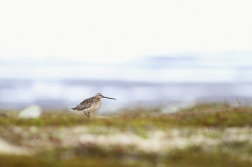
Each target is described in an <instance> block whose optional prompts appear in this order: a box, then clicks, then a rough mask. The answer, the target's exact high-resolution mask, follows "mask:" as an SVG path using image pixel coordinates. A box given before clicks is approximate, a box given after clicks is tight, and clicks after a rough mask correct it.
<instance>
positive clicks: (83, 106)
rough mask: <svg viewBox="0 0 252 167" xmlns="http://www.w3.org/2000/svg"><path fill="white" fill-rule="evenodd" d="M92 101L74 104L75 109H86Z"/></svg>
mask: <svg viewBox="0 0 252 167" xmlns="http://www.w3.org/2000/svg"><path fill="white" fill-rule="evenodd" d="M91 105H92V103H86V104H85V103H84V104H78V105H77V106H76V110H84V109H87V108H89V107H91Z"/></svg>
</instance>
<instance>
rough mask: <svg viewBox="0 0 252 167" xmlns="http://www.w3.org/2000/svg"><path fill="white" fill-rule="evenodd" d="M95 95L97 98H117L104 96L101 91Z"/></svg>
mask: <svg viewBox="0 0 252 167" xmlns="http://www.w3.org/2000/svg"><path fill="white" fill-rule="evenodd" d="M95 97H96V98H97V99H101V98H106V99H113V100H116V99H115V98H111V97H106V96H103V95H102V94H101V93H97V94H96V95H95Z"/></svg>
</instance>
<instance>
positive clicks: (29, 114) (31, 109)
mask: <svg viewBox="0 0 252 167" xmlns="http://www.w3.org/2000/svg"><path fill="white" fill-rule="evenodd" d="M41 113H42V110H41V108H40V107H39V106H37V105H31V106H28V107H27V108H25V109H24V110H22V111H20V113H19V114H18V117H19V118H38V117H39V116H40V115H41Z"/></svg>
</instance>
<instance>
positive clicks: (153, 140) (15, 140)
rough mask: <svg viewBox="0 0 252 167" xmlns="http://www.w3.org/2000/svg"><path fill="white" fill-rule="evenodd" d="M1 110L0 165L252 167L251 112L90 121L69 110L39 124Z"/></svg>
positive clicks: (147, 114) (142, 113) (218, 110)
mask: <svg viewBox="0 0 252 167" xmlns="http://www.w3.org/2000/svg"><path fill="white" fill-rule="evenodd" d="M0 113H3V112H0ZM4 113H6V114H7V117H6V115H3V116H1V117H0V159H1V161H0V166H9V167H12V166H13V167H14V166H15V167H16V166H25V167H33V166H36V167H40V166H43V167H44V166H53V167H57V166H59V167H60V166H66V167H67V166H144V167H146V166H147V167H148V166H158V167H163V166H175V167H181V166H183V167H184V166H190V167H199V166H204V167H208V166H209V167H223V166H234V167H235V166H239V167H240V166H252V129H251V126H252V108H250V107H243V106H240V107H231V106H230V105H229V104H201V105H197V106H194V107H191V108H187V109H181V111H179V112H176V113H171V114H162V113H161V112H160V111H159V110H158V109H157V110H153V111H147V110H143V109H138V110H135V111H127V110H124V111H121V112H119V113H117V114H112V115H108V116H106V117H104V118H96V119H91V120H89V119H87V117H86V116H85V115H84V114H83V115H74V114H70V113H68V112H43V114H42V115H41V116H40V118H36V119H20V118H18V117H17V114H18V113H17V112H15V111H8V112H7V111H6V112H4Z"/></svg>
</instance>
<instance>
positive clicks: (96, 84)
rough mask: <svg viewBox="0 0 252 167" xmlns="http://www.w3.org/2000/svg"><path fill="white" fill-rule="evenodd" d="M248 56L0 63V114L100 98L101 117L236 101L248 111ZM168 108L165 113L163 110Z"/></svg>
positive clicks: (251, 91)
mask: <svg viewBox="0 0 252 167" xmlns="http://www.w3.org/2000/svg"><path fill="white" fill-rule="evenodd" d="M251 55H252V52H230V53H228V52H227V53H207V54H199V53H198V54H190V55H189V54H184V55H183V54H182V55H172V56H166V55H164V56H149V57H144V58H142V59H136V60H132V61H130V62H124V63H114V64H98V63H97V64H86V63H85V62H72V61H70V60H55V59H54V60H51V59H50V58H45V59H32V58H29V59H27V58H22V59H7V58H5V59H0V108H2V109H6V108H7V109H17V108H23V107H25V106H27V105H29V104H38V105H40V106H42V107H43V108H48V109H69V108H70V107H73V106H75V105H76V104H78V103H79V102H81V101H82V100H83V99H85V98H87V97H90V96H93V95H95V94H96V93H97V92H101V93H102V94H104V95H105V96H109V97H115V98H117V99H118V100H117V101H110V100H106V99H104V102H103V107H102V108H101V110H100V111H101V112H106V111H111V110H115V109H119V108H123V107H127V108H133V107H136V106H137V105H141V106H145V107H148V108H151V107H156V106H162V107H163V108H166V109H167V110H169V106H171V107H170V109H171V108H172V107H173V108H174V106H183V105H192V104H195V103H198V102H213V101H232V102H233V101H236V99H237V98H239V99H240V101H242V102H244V103H245V104H248V105H250V101H251V98H252V84H251V82H252V56H251ZM167 106H168V107H167Z"/></svg>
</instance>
